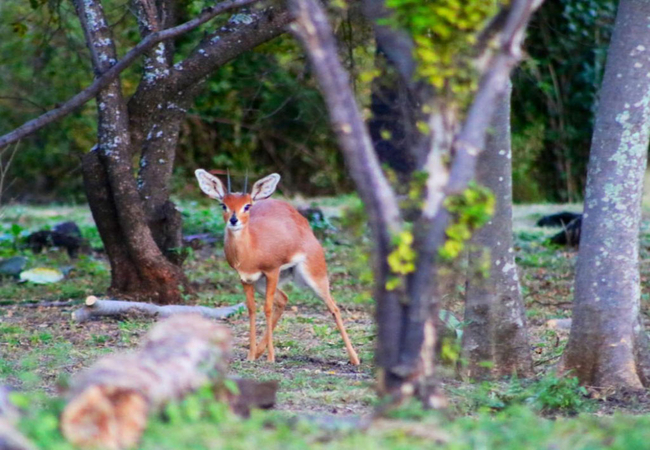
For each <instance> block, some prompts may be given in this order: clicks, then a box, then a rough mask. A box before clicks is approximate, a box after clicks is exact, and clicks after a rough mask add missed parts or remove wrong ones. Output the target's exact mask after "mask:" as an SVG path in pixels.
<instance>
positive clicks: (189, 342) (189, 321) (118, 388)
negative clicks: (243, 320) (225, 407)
mask: <svg viewBox="0 0 650 450" xmlns="http://www.w3.org/2000/svg"><path fill="white" fill-rule="evenodd" d="M230 343H231V339H230V331H229V330H228V328H226V327H225V326H223V325H219V324H216V323H214V322H211V321H209V320H206V319H204V318H202V317H200V316H198V315H176V316H173V317H171V318H168V319H166V320H164V321H162V322H160V323H159V324H157V325H156V326H155V327H154V328H153V329H152V330H151V331H150V332H149V333H148V334H147V335H146V337H145V339H144V342H143V343H142V344H141V346H140V348H139V349H138V350H137V351H136V352H134V353H131V354H119V355H111V356H107V357H105V358H102V359H100V360H99V361H98V362H96V363H95V364H94V365H93V366H91V367H90V368H89V369H87V370H86V371H84V372H82V373H81V374H79V375H78V376H77V377H75V378H73V380H72V382H71V385H70V386H71V387H70V390H69V394H68V396H67V398H68V403H67V405H66V407H65V409H64V411H63V414H62V415H61V430H62V432H63V435H64V436H65V437H66V439H68V440H69V441H70V442H72V443H73V444H75V445H78V446H80V447H84V448H88V447H90V448H105V449H124V448H129V447H132V446H134V445H135V444H136V443H137V442H138V440H139V439H140V436H141V435H142V432H143V431H144V428H145V425H146V423H147V417H148V416H149V414H151V413H153V412H155V411H158V410H160V409H161V407H162V406H163V405H164V404H165V403H167V402H169V401H171V400H175V399H180V398H182V397H183V396H185V395H186V394H188V393H190V392H192V391H194V390H196V389H197V388H199V387H201V386H203V385H206V384H208V383H211V384H218V383H221V382H223V379H224V377H225V374H226V369H227V365H228V359H229V356H230Z"/></svg>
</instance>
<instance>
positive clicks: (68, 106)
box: [0, 0, 259, 148]
mask: <svg viewBox="0 0 650 450" xmlns="http://www.w3.org/2000/svg"><path fill="white" fill-rule="evenodd" d="M257 1H259V0H226V1H224V2H222V3H219V4H217V5H215V6H211V7H209V8H205V9H204V10H203V11H202V12H201V13H200V14H199V15H198V16H197V17H195V18H194V19H192V20H190V21H188V22H185V23H184V24H181V25H178V26H176V27H173V28H168V29H166V30H163V31H159V32H156V33H152V34H150V35H149V36H147V37H146V38H145V39H143V40H142V41H141V42H140V43H139V44H138V45H136V46H135V47H133V48H132V49H131V50H130V51H129V52H128V53H127V54H126V55H125V56H124V58H122V59H121V60H120V61H118V62H117V63H116V64H115V65H114V66H112V67H111V68H110V69H108V70H107V71H106V72H105V73H104V74H102V75H101V76H100V77H99V78H97V79H96V80H95V81H94V82H93V83H92V84H91V85H90V86H88V87H87V88H86V89H84V90H83V91H81V92H80V93H78V94H77V95H75V96H74V97H72V98H71V99H70V100H68V101H67V102H65V103H64V104H63V105H62V106H60V107H59V108H55V109H52V110H50V111H48V112H47V113H45V114H43V115H42V116H40V117H37V118H36V119H32V120H30V121H29V122H26V123H25V124H23V125H21V126H20V127H18V128H16V129H15V130H13V131H11V132H9V133H7V134H5V135H4V136H0V148H4V147H6V146H8V145H10V144H12V143H14V142H16V141H18V140H20V139H22V138H24V137H25V136H29V135H30V134H32V133H34V132H36V131H38V130H40V129H41V128H43V127H44V126H45V125H47V124H49V123H52V122H54V121H55V120H58V119H60V118H62V117H64V116H66V115H68V114H70V113H71V112H73V111H75V110H76V109H77V108H79V107H81V106H82V105H83V104H85V103H86V102H88V101H89V100H91V99H92V98H93V97H95V96H96V95H97V93H98V92H99V91H101V90H102V89H103V88H105V87H106V86H108V84H109V83H110V82H111V81H112V80H114V79H115V78H116V77H117V76H118V75H119V74H120V73H122V72H123V71H124V70H125V69H126V68H128V67H129V66H130V65H131V64H133V62H134V61H135V60H136V59H137V57H138V56H140V55H141V54H143V53H144V52H146V51H148V50H150V49H151V48H152V47H153V46H154V45H156V44H157V43H159V42H162V41H164V40H167V39H172V38H175V37H177V36H180V35H182V34H185V33H187V32H189V31H191V30H193V29H195V28H196V27H198V26H200V25H202V24H204V23H206V22H207V21H209V20H210V19H212V18H214V17H215V16H217V15H219V14H221V13H223V12H225V11H228V10H230V9H234V8H239V7H242V6H245V5H249V4H251V3H255V2H257Z"/></svg>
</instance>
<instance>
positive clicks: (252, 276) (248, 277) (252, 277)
mask: <svg viewBox="0 0 650 450" xmlns="http://www.w3.org/2000/svg"><path fill="white" fill-rule="evenodd" d="M261 277H262V272H255V273H246V272H239V278H241V280H242V281H243V282H244V283H255V282H256V281H257V280H259V279H260V278H261Z"/></svg>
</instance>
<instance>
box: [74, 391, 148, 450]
mask: <svg viewBox="0 0 650 450" xmlns="http://www.w3.org/2000/svg"><path fill="white" fill-rule="evenodd" d="M148 412H149V405H148V404H147V401H146V400H145V399H144V398H143V396H142V395H140V394H139V393H138V392H135V391H133V390H131V389H125V388H117V387H112V386H103V385H99V386H98V385H93V386H90V387H88V388H87V389H86V390H85V391H84V392H82V393H81V394H80V395H77V396H75V397H74V399H73V400H72V401H71V402H70V403H68V405H67V406H66V407H65V409H64V411H63V414H62V415H61V431H62V432H63V435H64V436H65V437H66V439H68V441H70V442H71V443H73V444H74V445H77V446H79V447H81V448H105V449H111V450H113V449H115V450H119V449H125V448H131V447H133V446H135V445H136V444H137V442H138V440H139V439H140V436H141V435H142V432H143V431H144V428H145V426H146V424H147V415H148Z"/></svg>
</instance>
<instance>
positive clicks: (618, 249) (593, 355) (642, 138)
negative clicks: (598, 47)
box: [564, 0, 650, 389]
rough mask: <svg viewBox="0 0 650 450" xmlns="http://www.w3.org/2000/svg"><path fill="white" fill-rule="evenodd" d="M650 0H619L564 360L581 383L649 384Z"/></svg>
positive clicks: (594, 142)
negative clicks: (644, 222) (642, 233)
mask: <svg viewBox="0 0 650 450" xmlns="http://www.w3.org/2000/svg"><path fill="white" fill-rule="evenodd" d="M648 17H650V3H649V2H647V1H643V0H621V2H620V4H619V9H618V13H617V16H616V22H615V26H614V33H613V35H612V40H611V44H610V47H609V52H608V57H607V65H606V67H605V75H604V78H603V85H602V88H601V92H600V102H599V105H598V110H597V112H596V124H595V128H594V136H593V140H592V146H591V154H590V157H589V168H588V174H587V189H586V195H585V210H584V215H583V220H582V236H581V239H580V250H579V253H578V263H577V268H576V284H575V300H574V308H573V322H572V326H571V334H570V337H569V342H568V344H567V347H566V351H565V354H564V368H565V369H566V370H572V371H573V373H574V374H575V375H577V376H578V378H579V379H580V381H581V382H582V383H583V384H588V385H591V386H601V387H609V388H631V389H641V388H642V387H643V386H644V385H645V386H648V384H649V383H648V382H649V381H650V378H649V377H648V375H649V374H648V371H647V368H648V364H647V357H648V347H647V337H646V336H645V332H644V330H643V326H642V322H641V319H640V316H639V306H640V285H639V223H640V220H641V195H642V187H643V175H644V173H645V168H646V158H647V152H648V140H649V130H650V129H649V127H648V125H649V123H650V78H648V76H647V74H648V65H649V63H648V56H649V55H650V53H649V52H650V33H648Z"/></svg>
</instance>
